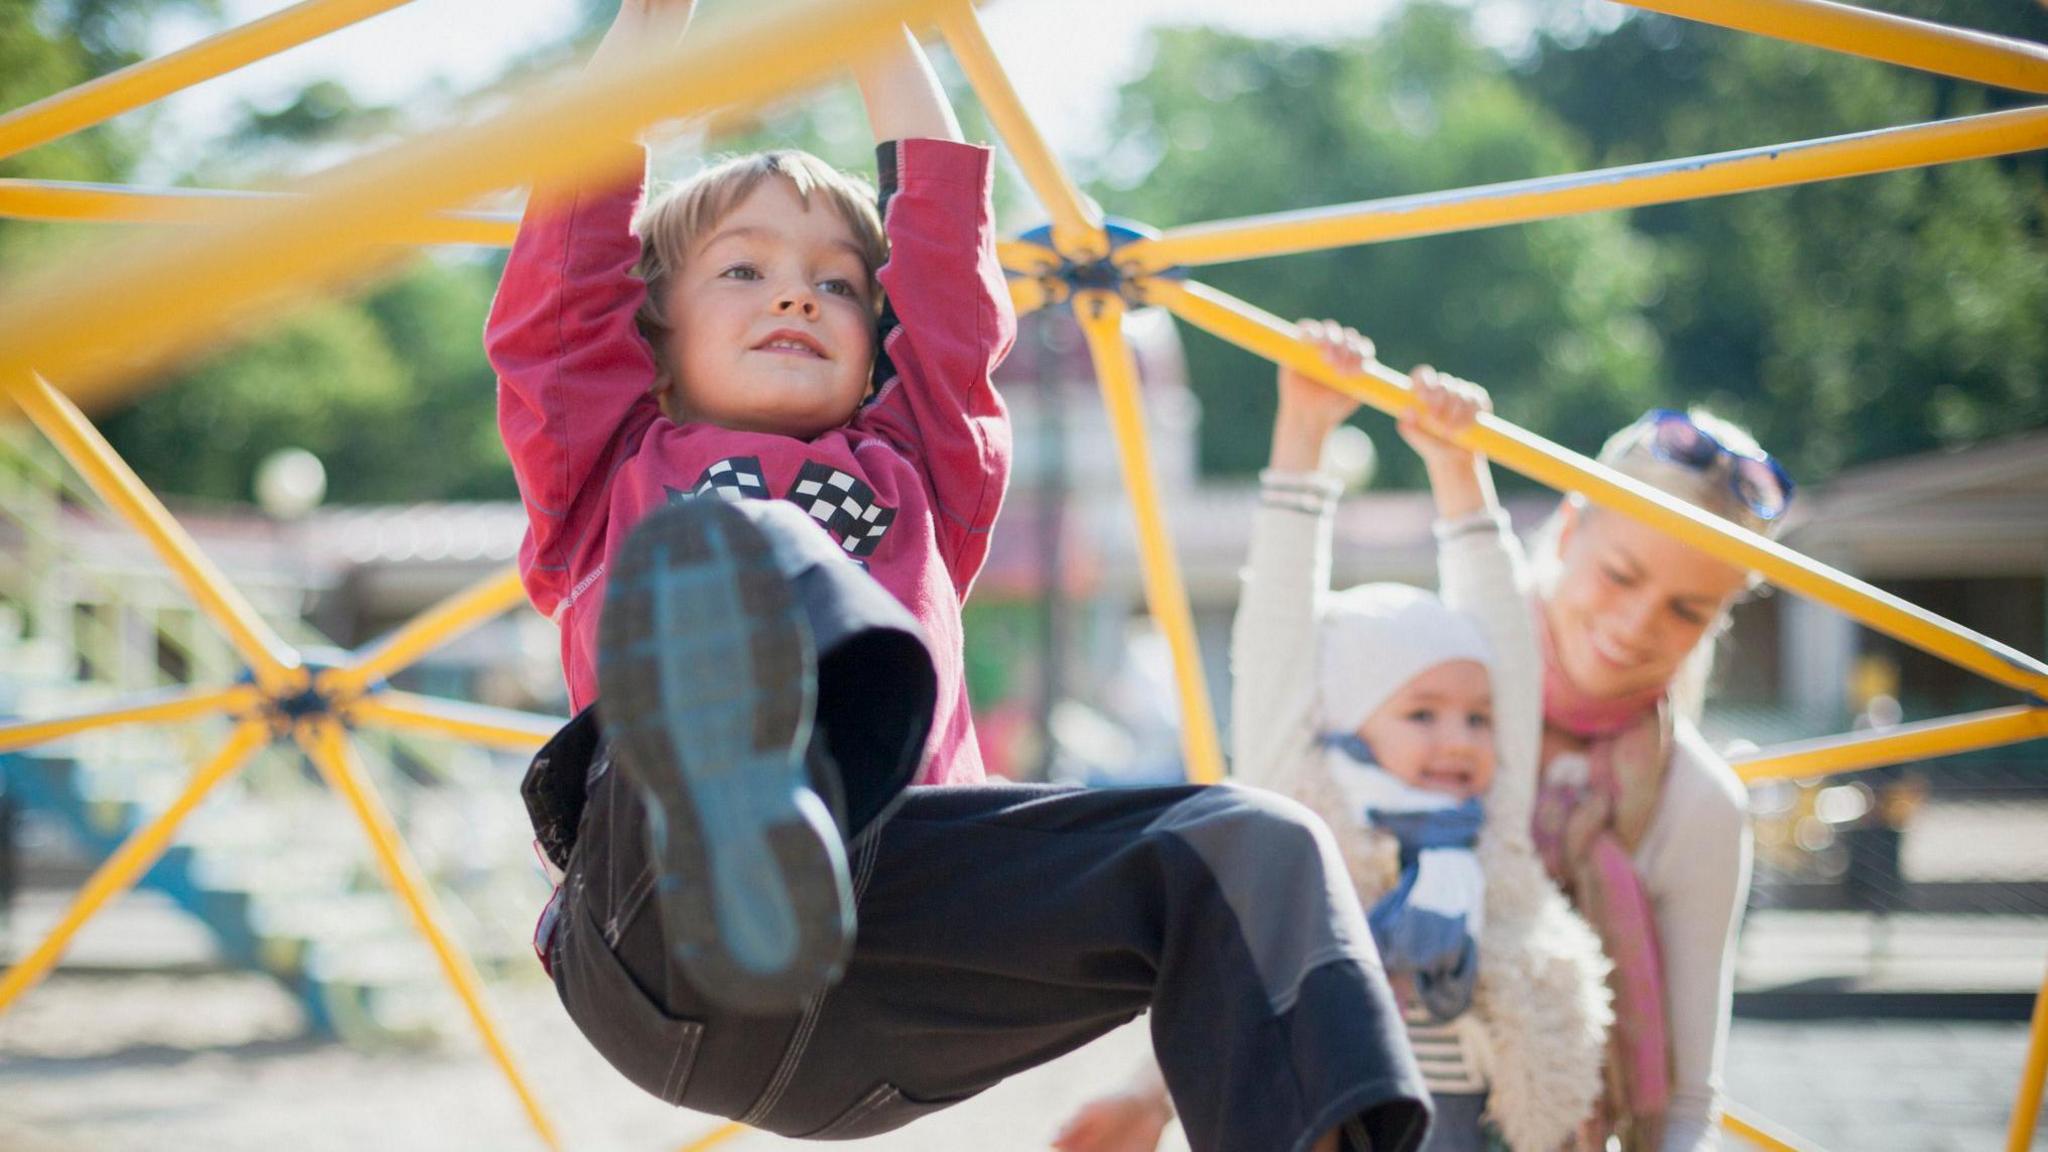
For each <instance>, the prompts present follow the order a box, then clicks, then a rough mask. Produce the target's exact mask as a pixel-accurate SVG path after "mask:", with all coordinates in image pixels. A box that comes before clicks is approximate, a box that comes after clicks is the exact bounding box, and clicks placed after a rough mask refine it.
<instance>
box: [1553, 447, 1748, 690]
mask: <svg viewBox="0 0 2048 1152" xmlns="http://www.w3.org/2000/svg"><path fill="white" fill-rule="evenodd" d="M1686 416H1687V417H1688V418H1689V419H1690V420H1691V421H1692V423H1693V427H1695V428H1698V429H1699V430H1700V431H1702V432H1704V433H1706V434H1707V435H1709V436H1711V437H1713V438H1714V439H1715V440H1717V441H1719V442H1720V443H1721V445H1722V447H1724V448H1727V449H1728V450H1729V451H1730V452H1736V453H1740V454H1743V455H1759V456H1760V455H1762V454H1763V449H1762V447H1761V446H1759V445H1758V444H1757V442H1756V437H1755V436H1752V435H1751V434H1750V432H1749V430H1748V429H1746V428H1744V427H1742V426H1741V425H1739V424H1736V423H1734V422H1733V421H1730V420H1725V419H1723V418H1721V417H1719V416H1716V415H1714V414H1713V413H1712V412H1709V411H1707V410H1706V409H1704V408H1693V409H1689V410H1688V411H1687V412H1686ZM1653 435H1655V429H1654V428H1653V427H1652V426H1651V424H1650V423H1649V422H1648V421H1647V420H1638V421H1636V422H1635V423H1633V424H1630V425H1629V426H1628V427H1626V428H1623V429H1622V430H1621V431H1619V432H1616V433H1615V434H1614V435H1612V436H1609V437H1608V438H1607V442H1606V443H1605V444H1603V445H1601V446H1600V454H1599V456H1598V457H1596V458H1597V459H1598V460H1599V461H1600V463H1602V464H1605V465H1607V466H1608V467H1609V468H1612V469H1614V470H1615V471H1616V472H1619V473H1621V474H1622V475H1624V476H1627V477H1628V478H1630V479H1631V480H1636V481H1639V482H1641V483H1643V484H1647V485H1649V486H1650V487H1652V488H1655V489H1657V490H1658V491H1660V492H1663V493H1665V494H1666V495H1670V496H1676V497H1677V498H1679V499H1680V500H1683V501H1685V502H1686V503H1688V504H1690V505H1692V506H1693V507H1695V508H1699V509H1701V510H1702V511H1706V512H1711V513H1713V514H1714V515H1716V516H1719V517H1721V518H1722V519H1723V520H1728V521H1731V522H1733V523H1735V524H1739V525H1741V526H1742V527H1744V528H1747V529H1749V530H1750V531H1752V532H1755V533H1757V534H1758V535H1760V536H1767V537H1776V536H1777V534H1778V530H1779V529H1780V528H1781V527H1783V526H1784V523H1785V518H1784V516H1783V515H1780V516H1778V517H1777V518H1775V519H1771V520H1766V519H1764V518H1763V517H1761V516H1759V515H1757V513H1756V510H1755V509H1754V508H1751V507H1750V506H1749V503H1748V502H1747V501H1746V500H1744V499H1743V498H1742V497H1741V496H1740V495H1739V494H1738V493H1737V492H1736V490H1735V485H1734V483H1733V479H1734V469H1735V462H1734V461H1733V460H1731V459H1729V457H1728V456H1727V455H1726V454H1725V453H1724V454H1723V455H1721V456H1720V457H1719V458H1718V459H1716V460H1715V461H1714V462H1713V463H1711V464H1709V465H1708V466H1706V467H1705V468H1693V467H1691V466H1689V465H1686V464H1680V463H1676V462H1674V461H1669V460H1665V459H1662V458H1660V457H1659V456H1658V455H1657V454H1656V452H1654V451H1653V450H1652V447H1651V437H1652V436H1653ZM1566 505H1569V506H1570V507H1571V508H1572V509H1574V510H1575V512H1576V513H1577V515H1578V517H1579V523H1580V524H1581V525H1582V526H1583V525H1584V524H1586V523H1587V522H1588V521H1590V520H1592V519H1593V518H1594V517H1596V516H1600V515H1611V514H1612V513H1609V512H1608V511H1607V510H1606V509H1603V508H1600V507H1598V506H1597V505H1595V504H1593V503H1592V502H1590V501H1588V500H1587V499H1586V498H1585V496H1584V495H1582V494H1580V493H1577V492H1571V493H1567V494H1566V495H1565V498H1564V501H1563V502H1562V503H1560V504H1559V505H1558V510H1557V512H1555V513H1553V514H1552V515H1551V517H1550V519H1549V520H1547V521H1545V522H1544V524H1543V527H1541V528H1540V529H1538V530H1537V533H1536V537H1535V548H1534V550H1533V554H1534V555H1535V557H1536V579H1537V588H1538V589H1539V590H1540V592H1541V594H1542V595H1544V596H1546V597H1547V596H1548V595H1549V593H1550V589H1551V588H1552V587H1553V585H1554V584H1555V582H1556V580H1557V577H1558V573H1559V571H1560V570H1561V564H1562V557H1561V556H1560V555H1559V553H1558V545H1559V544H1560V543H1561V541H1562V536H1563V528H1564V509H1565V506H1566ZM1762 583H1763V581H1762V578H1761V577H1759V576H1757V575H1756V574H1755V573H1751V574H1750V579H1749V591H1751V592H1754V591H1756V590H1757V589H1758V588H1759V587H1761V586H1762ZM1727 628H1728V618H1727V616H1726V615H1725V614H1724V615H1723V616H1722V617H1721V619H1720V620H1717V621H1716V622H1715V623H1714V624H1713V625H1712V626H1711V627H1710V628H1709V629H1708V630H1707V633H1706V635H1705V636H1704V637H1702V638H1701V639H1700V642H1699V643H1698V644H1697V645H1696V646H1694V648H1693V650H1692V652H1691V654H1690V655H1688V656H1687V657H1686V658H1685V663H1683V664H1681V665H1679V668H1678V673H1677V675H1675V676H1673V677H1672V679H1671V701H1672V705H1673V707H1674V708H1675V709H1676V710H1677V712H1678V714H1679V715H1681V716H1683V717H1685V718H1686V719H1688V720H1692V721H1695V722H1697V721H1698V720H1699V718H1700V714H1701V712H1702V711H1704V710H1705V708H1706V702H1707V688H1708V684H1709V682H1710V681H1711V679H1712V677H1713V671H1714V653H1715V650H1716V649H1717V648H1718V647H1719V646H1720V642H1721V635H1722V633H1724V632H1726V631H1727Z"/></svg>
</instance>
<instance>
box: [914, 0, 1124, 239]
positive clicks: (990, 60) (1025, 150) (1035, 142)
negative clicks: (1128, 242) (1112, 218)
mask: <svg viewBox="0 0 2048 1152" xmlns="http://www.w3.org/2000/svg"><path fill="white" fill-rule="evenodd" d="M939 31H940V33H941V34H943V35H944V36H945V38H946V44H947V46H948V47H950V48H952V49H953V58H954V59H955V60H957V61H959V63H960V70H961V71H962V72H965V73H966V74H967V82H968V83H969V84H972V85H974V94H975V95H976V96H979V97H981V106H982V109H983V110H984V111H986V112H987V113H988V118H989V122H990V123H991V124H994V125H995V128H996V132H997V133H998V134H1000V135H1001V136H1002V138H1003V143H1004V144H1005V145H1006V146H1007V147H1008V148H1009V150H1010V155H1011V156H1012V157H1013V158H1015V159H1016V161H1017V167H1018V168H1019V169H1021V170H1022V171H1023V173H1024V180H1025V182H1026V183H1028V184H1030V185H1031V190H1032V191H1033V192H1036V193H1037V194H1038V202H1039V203H1040V204H1042V205H1044V206H1045V211H1046V214H1047V215H1049V216H1051V217H1052V237H1053V246H1054V247H1055V248H1058V249H1059V250H1060V251H1061V252H1064V253H1066V254H1067V255H1068V256H1070V257H1073V258H1075V259H1077V260H1078V259H1085V258H1090V257H1096V256H1106V255H1108V254H1109V238H1108V236H1107V235H1105V234H1104V232H1103V230H1102V210H1101V209H1100V208H1098V207H1096V206H1095V204H1094V203H1093V202H1092V201H1090V200H1089V199H1088V198H1087V197H1086V196H1083V195H1082V194H1081V190H1080V189H1079V188H1077V187H1075V186H1074V182H1073V180H1071V179H1069V178H1068V176H1067V172H1066V169H1065V168H1063V167H1061V166H1060V162H1059V158H1058V157H1057V156H1054V155H1053V153H1052V149H1051V148H1050V147H1049V146H1047V144H1046V142H1045V137H1044V136H1042V135H1040V134H1039V131H1038V125H1036V124H1034V123H1032V121H1031V116H1030V114H1029V113H1027V112H1025V111H1024V103H1023V101H1021V100H1019V99H1018V98H1017V89H1016V88H1015V87H1014V86H1012V85H1011V83H1010V77H1009V74H1008V73H1006V72H1004V71H1003V65H1002V61H1000V60H998V59H996V53H995V49H993V48H991V47H990V46H989V42H988V35H987V33H985V32H984V31H982V27H981V16H980V14H979V13H977V12H976V11H975V10H974V6H973V5H972V4H969V3H965V2H961V3H956V4H954V5H952V6H950V7H948V8H947V9H946V11H945V14H944V15H942V16H941V17H940V18H939Z"/></svg>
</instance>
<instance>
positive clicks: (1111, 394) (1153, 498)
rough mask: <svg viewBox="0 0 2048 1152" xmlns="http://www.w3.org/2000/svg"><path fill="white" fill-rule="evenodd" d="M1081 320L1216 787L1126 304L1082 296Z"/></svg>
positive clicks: (1188, 618)
mask: <svg viewBox="0 0 2048 1152" xmlns="http://www.w3.org/2000/svg"><path fill="white" fill-rule="evenodd" d="M1074 315H1075V316H1076V317H1077V318H1079V319H1080V321H1081V332H1082V334H1083V335H1084V336H1086V337H1087V338H1088V353H1089V355H1090V356H1092V357H1093V358H1094V360H1095V375H1096V379H1097V380H1099V381H1100V382H1101V384H1102V402H1103V404H1104V406H1105V407H1106V408H1107V409H1108V410H1109V426H1110V431H1111V432H1112V433H1114V434H1115V436H1116V446H1117V462H1118V463H1119V464H1120V465H1122V467H1123V478H1124V491H1125V492H1127V493H1129V494H1130V498H1131V511H1132V512H1133V514H1134V515H1135V516H1136V517H1137V521H1138V556H1139V559H1140V560H1142V561H1143V567H1144V573H1145V602H1146V604H1147V605H1149V606H1150V608H1151V609H1152V619H1153V620H1154V621H1155V622H1157V623H1158V625H1159V630H1160V631H1161V632H1164V633H1165V634H1166V643H1167V647H1168V648H1169V649H1171V651H1172V652H1173V672H1174V680H1175V682H1176V683H1177V685H1178V686H1179V689H1180V740H1181V751H1182V754H1183V755H1184V756H1185V758H1186V759H1187V772H1188V778H1189V779H1190V780H1193V781H1195V782H1196V783H1198V784H1213V783H1215V782H1216V781H1218V780H1221V779H1223V746H1222V743H1221V742H1220V741H1219V740H1218V739H1217V736H1216V714H1215V710H1214V709H1213V708H1211V707H1210V705H1209V684H1208V680H1207V679H1206V678H1205V677H1204V676H1203V675H1202V652H1201V648H1200V646H1199V645H1198V644H1197V643H1196V640H1195V616H1194V612H1193V611H1192V610H1190V609H1189V607H1188V592H1187V587H1186V585H1184V584H1183V583H1182V582H1181V576H1180V565H1179V563H1178V562H1177V561H1176V560H1175V559H1174V554H1173V540H1172V537H1171V536H1170V535H1169V534H1168V532H1167V529H1166V518H1165V517H1164V516H1163V515H1161V513H1160V509H1159V488H1158V485H1157V484H1155V483H1154V482H1153V479H1152V457H1151V449H1150V448H1149V447H1148V446H1147V445H1146V442H1145V413H1144V405H1143V401H1142V400H1140V398H1139V396H1138V364H1137V361H1136V360H1134V359H1133V358H1132V357H1131V349H1130V345H1129V344H1127V343H1125V342H1124V333H1123V318H1124V302H1123V300H1122V299H1121V298H1119V297H1116V296H1113V295H1111V294H1109V293H1107V292H1089V293H1086V294H1084V295H1082V296H1080V297H1078V298H1076V299H1075V301H1074Z"/></svg>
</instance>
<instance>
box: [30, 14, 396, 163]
mask: <svg viewBox="0 0 2048 1152" xmlns="http://www.w3.org/2000/svg"><path fill="white" fill-rule="evenodd" d="M407 2H408V0H306V3H303V4H298V5H294V6H293V7H290V8H287V9H285V10H284V11H282V12H278V13H275V14H273V15H270V16H266V17H264V18H263V19H261V20H255V21H252V22H250V23H248V24H244V25H242V26H240V27H238V28H230V29H228V30H227V31H225V32H222V33H219V34H218V35H214V36H209V37H207V38H206V39H204V40H201V41H200V42H198V43H197V44H193V45H190V46H188V47H185V48H180V49H179V50H178V51H176V52H172V53H169V54H167V55H164V56H159V57H157V58H156V59H154V60H144V61H143V62H141V63H139V64H133V65H130V66H129V67H126V68H123V69H121V70H120V71H119V72H114V73H111V74H109V75H106V76H102V77H100V78H99V79H97V80H92V81H88V82H86V83H84V84H80V85H79V86H77V87H76V88H72V89H70V90H69V91H65V92H59V93H57V94H56V95H54V96H50V97H47V98H45V99H42V100H38V101H36V102H35V103H33V104H29V105H27V106H25V107H21V108H17V109H15V110H14V111H12V112H9V113H8V114H7V115H5V116H0V158H4V157H7V156H12V155H14V154H15V153H17V152H24V151H27V150H28V149H30V148H34V147H35V146H37V145H38V144H47V143H49V142H50V141H52V140H56V139H60V138H62V137H65V136H69V135H70V134H71V133H73V132H77V131H79V130H81V129H85V128H90V127H92V126H93V125H95V124H99V123H102V122H104V121H107V120H111V119H113V118H114V117H116V116H119V115H120V114H121V113H123V112H127V111H131V110H133V109H136V108H140V107H142V106H143V105H145V104H148V103H151V102H152V101H156V100H161V99H163V98H164V97H165V96H168V95H170V94H171V93H173V92H177V91H181V90H183V89H185V88H190V87H191V86H192V85H194V84H197V83H199V82H201V81H203V80H211V79H213V78H214V77H216V76H222V75H225V74H227V73H229V72H232V71H234V70H235V69H237V68H240V67H242V66H243V65H245V64H252V63H254V62H256V61H258V60H261V59H264V58H265V57H268V56H275V55H277V54H278V53H279V52H282V51H284V50H285V49H287V48H294V47H297V46H298V45H300V44H304V43H306V42H307V41H309V40H317V39H319V38H320V37H322V36H325V35H327V34H328V33H329V32H332V31H334V30H336V29H338V28H346V27H348V26H349V25H350V24H354V23H357V22H358V21H362V20H367V19H369V18H370V17H372V16H375V15H377V14H378V13H380V12H388V11H390V10H391V9H393V8H397V7H399V6H400V5H402V4H405V3H407Z"/></svg>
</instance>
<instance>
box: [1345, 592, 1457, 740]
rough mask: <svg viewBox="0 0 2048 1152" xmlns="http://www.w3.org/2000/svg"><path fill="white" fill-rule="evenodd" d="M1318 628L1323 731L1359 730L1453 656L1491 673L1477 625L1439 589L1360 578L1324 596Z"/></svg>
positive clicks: (1451, 659)
mask: <svg viewBox="0 0 2048 1152" xmlns="http://www.w3.org/2000/svg"><path fill="white" fill-rule="evenodd" d="M1317 623H1318V627H1317V634H1316V646H1317V652H1316V665H1317V667H1316V696H1317V700H1316V706H1317V707H1316V711H1317V720H1318V722H1319V723H1320V724H1321V726H1322V729H1323V731H1325V732H1355V731H1357V730H1358V726H1359V725H1360V724H1363V723H1365V719H1366V717H1368V716H1371V715H1372V714H1373V713H1374V712H1375V711H1377V710H1378V709H1379V706H1380V705H1382V704H1384V703H1386V702H1387V700H1388V699H1389V698H1390V697H1392V696H1393V695H1394V693H1396V692H1399V691H1400V690H1401V686H1402V685H1403V684H1406V683H1407V682H1408V681H1410V680H1413V679H1414V678H1415V677H1417V676H1419V675H1421V674H1422V673H1424V672H1426V671H1428V670H1429V669H1431V668H1434V667H1436V666H1437V665H1439V664H1448V663H1450V662H1451V661H1453V660H1476V661H1478V662H1479V663H1481V664H1483V665H1485V666H1486V668H1487V669H1488V670H1489V671H1491V670H1492V668H1493V650H1492V649H1491V648H1490V647H1489V646H1488V645H1487V643H1486V637H1485V636H1484V635H1482V634H1481V633H1480V631H1479V627H1478V625H1476V624H1474V623H1473V622H1472V621H1471V619H1470V618H1468V617H1466V616H1465V615H1464V614H1462V613H1459V612H1455V611H1452V610H1451V609H1450V608H1449V607H1448V606H1446V605H1445V604H1444V602H1443V601H1442V600H1439V599H1438V598H1437V595H1436V593H1434V592H1429V591H1425V590H1423V589H1421V588H1415V587H1411V586H1409V585H1407V584H1360V585H1358V586H1357V587H1354V588H1346V589H1344V590H1343V591H1342V592H1333V593H1331V594H1330V595H1329V596H1328V597H1327V598H1325V599H1324V601H1323V604H1322V611H1321V613H1320V614H1319V618H1318V622H1317Z"/></svg>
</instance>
